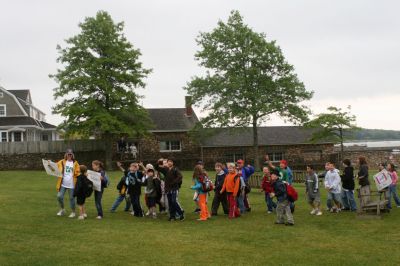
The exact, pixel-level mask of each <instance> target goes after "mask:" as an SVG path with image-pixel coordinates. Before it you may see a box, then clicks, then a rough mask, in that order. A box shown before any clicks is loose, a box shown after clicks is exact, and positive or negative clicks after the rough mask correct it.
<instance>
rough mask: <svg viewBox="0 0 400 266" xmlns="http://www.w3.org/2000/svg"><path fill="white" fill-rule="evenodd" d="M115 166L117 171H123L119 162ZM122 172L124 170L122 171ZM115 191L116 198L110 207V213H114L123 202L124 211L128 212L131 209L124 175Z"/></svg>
mask: <svg viewBox="0 0 400 266" xmlns="http://www.w3.org/2000/svg"><path fill="white" fill-rule="evenodd" d="M117 166H118V168H119V169H124V168H123V167H122V164H121V163H120V162H117ZM122 171H124V170H122ZM117 190H118V192H119V194H118V197H117V198H116V199H115V201H114V203H113V205H112V206H111V209H110V212H115V211H116V210H117V208H118V206H119V205H120V204H121V202H123V201H124V200H125V202H126V204H125V209H124V211H126V212H129V209H130V208H131V205H132V204H131V200H130V198H129V196H128V195H127V191H128V187H127V185H126V176H125V175H124V176H123V177H121V179H120V181H119V182H118V184H117Z"/></svg>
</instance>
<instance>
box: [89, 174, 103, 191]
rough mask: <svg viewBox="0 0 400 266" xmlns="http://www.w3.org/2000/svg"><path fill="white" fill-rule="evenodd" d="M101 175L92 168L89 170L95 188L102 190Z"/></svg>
mask: <svg viewBox="0 0 400 266" xmlns="http://www.w3.org/2000/svg"><path fill="white" fill-rule="evenodd" d="M100 177H101V175H100V173H99V172H95V171H92V170H88V171H87V178H88V179H89V180H90V181H92V183H93V189H94V190H96V191H101V179H100Z"/></svg>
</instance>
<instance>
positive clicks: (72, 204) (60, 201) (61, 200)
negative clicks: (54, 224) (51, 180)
mask: <svg viewBox="0 0 400 266" xmlns="http://www.w3.org/2000/svg"><path fill="white" fill-rule="evenodd" d="M67 190H68V194H69V206H70V207H71V210H72V211H75V198H74V189H73V188H65V187H63V186H61V188H60V191H58V193H57V200H58V204H59V205H60V207H61V209H64V194H65V192H66V191H67Z"/></svg>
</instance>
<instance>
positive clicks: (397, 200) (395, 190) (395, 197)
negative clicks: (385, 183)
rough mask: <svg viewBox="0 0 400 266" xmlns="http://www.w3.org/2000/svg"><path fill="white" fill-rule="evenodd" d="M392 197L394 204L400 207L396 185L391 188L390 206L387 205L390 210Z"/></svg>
mask: <svg viewBox="0 0 400 266" xmlns="http://www.w3.org/2000/svg"><path fill="white" fill-rule="evenodd" d="M392 195H393V198H394V202H396V205H397V206H400V198H399V194H398V193H397V188H396V185H390V186H389V197H388V205H387V206H388V208H389V209H391V208H392Z"/></svg>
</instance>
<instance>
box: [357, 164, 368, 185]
mask: <svg viewBox="0 0 400 266" xmlns="http://www.w3.org/2000/svg"><path fill="white" fill-rule="evenodd" d="M358 177H359V179H358V184H359V185H360V186H362V187H364V186H369V180H368V177H369V175H368V165H366V164H363V165H360V170H359V171H358ZM360 177H362V178H360Z"/></svg>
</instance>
